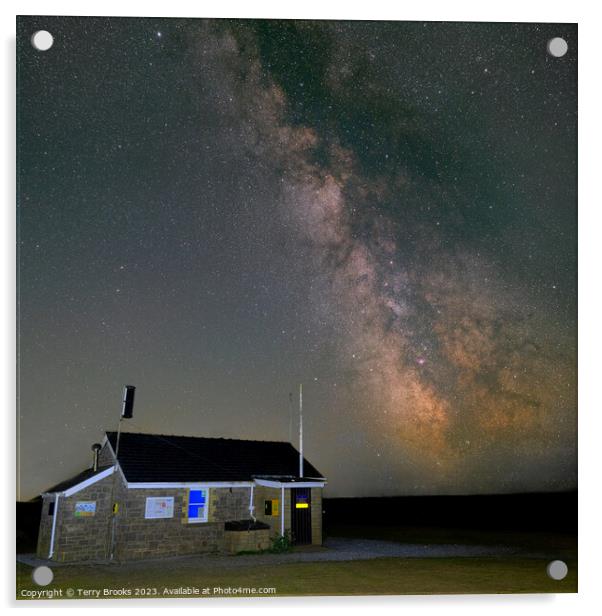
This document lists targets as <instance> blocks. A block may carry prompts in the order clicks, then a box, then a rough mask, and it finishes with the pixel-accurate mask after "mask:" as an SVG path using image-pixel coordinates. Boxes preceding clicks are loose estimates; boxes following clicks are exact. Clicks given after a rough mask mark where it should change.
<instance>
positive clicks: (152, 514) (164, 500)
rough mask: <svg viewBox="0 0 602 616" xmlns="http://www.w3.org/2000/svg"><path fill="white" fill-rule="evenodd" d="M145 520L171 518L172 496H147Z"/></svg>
mask: <svg viewBox="0 0 602 616" xmlns="http://www.w3.org/2000/svg"><path fill="white" fill-rule="evenodd" d="M144 517H145V518H173V496H149V497H148V498H147V499H146V510H145V512H144Z"/></svg>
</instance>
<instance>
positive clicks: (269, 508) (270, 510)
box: [263, 498, 278, 515]
mask: <svg viewBox="0 0 602 616" xmlns="http://www.w3.org/2000/svg"><path fill="white" fill-rule="evenodd" d="M263 512H264V515H278V499H277V498H274V499H272V500H267V501H265V504H264V510H263Z"/></svg>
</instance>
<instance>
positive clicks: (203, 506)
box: [188, 488, 208, 522]
mask: <svg viewBox="0 0 602 616" xmlns="http://www.w3.org/2000/svg"><path fill="white" fill-rule="evenodd" d="M207 494H208V490H207V488H201V489H198V490H189V491H188V521H189V522H206V521H207Z"/></svg>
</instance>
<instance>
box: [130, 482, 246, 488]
mask: <svg viewBox="0 0 602 616" xmlns="http://www.w3.org/2000/svg"><path fill="white" fill-rule="evenodd" d="M252 485H254V484H253V482H252V481H203V482H200V481H151V482H137V481H132V482H130V481H128V482H127V487H128V489H130V490H163V489H167V490H169V489H171V488H204V487H207V488H250V487H251V486H252Z"/></svg>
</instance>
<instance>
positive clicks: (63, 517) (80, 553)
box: [38, 476, 113, 561]
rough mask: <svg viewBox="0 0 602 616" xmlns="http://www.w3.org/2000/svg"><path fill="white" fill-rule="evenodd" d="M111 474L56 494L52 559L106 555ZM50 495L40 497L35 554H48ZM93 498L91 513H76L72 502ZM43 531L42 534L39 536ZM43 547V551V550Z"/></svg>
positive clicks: (79, 559) (67, 559)
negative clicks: (74, 491) (70, 491)
mask: <svg viewBox="0 0 602 616" xmlns="http://www.w3.org/2000/svg"><path fill="white" fill-rule="evenodd" d="M112 481H113V476H109V477H105V478H104V479H101V480H100V481H97V482H96V483H95V484H93V485H91V486H88V487H87V488H84V489H83V490H81V491H80V492H78V493H77V494H74V495H73V496H70V497H68V498H64V497H62V496H61V497H60V498H59V501H58V506H57V513H56V515H57V519H56V529H55V535H54V555H53V560H59V561H84V560H103V559H104V558H106V554H107V546H108V543H109V536H108V530H109V527H108V524H109V521H110V512H111V488H112ZM51 501H54V496H50V497H45V498H44V506H43V507H42V522H41V525H42V526H43V529H42V527H41V528H40V530H41V532H40V535H41V537H40V540H39V542H38V554H39V555H40V556H41V557H43V558H48V549H49V546H50V529H51V528H52V516H51V515H48V506H49V503H50V502H51ZM83 501H87V502H90V501H93V502H95V503H96V511H95V513H94V515H93V516H88V517H78V516H76V515H75V506H76V503H78V502H83ZM42 535H43V537H42ZM44 551H45V553H44Z"/></svg>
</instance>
